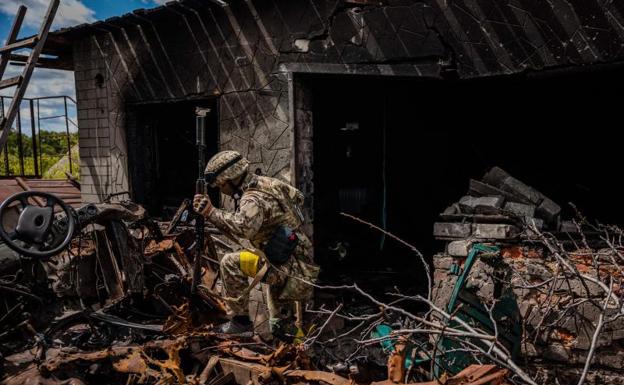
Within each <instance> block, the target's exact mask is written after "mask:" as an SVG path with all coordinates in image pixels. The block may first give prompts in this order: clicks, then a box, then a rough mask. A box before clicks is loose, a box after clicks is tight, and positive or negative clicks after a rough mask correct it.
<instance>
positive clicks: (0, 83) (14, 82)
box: [0, 75, 22, 90]
mask: <svg viewBox="0 0 624 385" xmlns="http://www.w3.org/2000/svg"><path fill="white" fill-rule="evenodd" d="M21 82H22V76H21V75H19V76H15V77H12V78H8V79H4V80H0V90H2V89H4V88H9V87H13V86H18V85H20V83H21Z"/></svg>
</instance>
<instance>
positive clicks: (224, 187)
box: [217, 181, 236, 196]
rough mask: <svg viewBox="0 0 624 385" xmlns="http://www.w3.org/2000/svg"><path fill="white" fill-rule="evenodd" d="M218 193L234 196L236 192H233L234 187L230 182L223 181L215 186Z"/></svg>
mask: <svg viewBox="0 0 624 385" xmlns="http://www.w3.org/2000/svg"><path fill="white" fill-rule="evenodd" d="M217 188H219V191H221V193H223V194H225V195H229V196H234V194H235V193H236V191H235V190H234V185H233V184H232V182H230V181H225V182H223V183H220V184H218V185H217Z"/></svg>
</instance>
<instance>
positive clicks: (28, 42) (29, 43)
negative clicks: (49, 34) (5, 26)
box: [0, 36, 39, 54]
mask: <svg viewBox="0 0 624 385" xmlns="http://www.w3.org/2000/svg"><path fill="white" fill-rule="evenodd" d="M38 41H39V36H33V37H30V38H28V39H24V40H20V41H17V42H15V43H12V44H9V45H5V46H4V47H0V53H1V54H3V53H7V52H11V51H15V50H18V49H22V48H32V47H33V46H34V45H35V44H37V42H38Z"/></svg>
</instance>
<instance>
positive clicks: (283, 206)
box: [207, 174, 312, 262]
mask: <svg viewBox="0 0 624 385" xmlns="http://www.w3.org/2000/svg"><path fill="white" fill-rule="evenodd" d="M241 190H242V196H241V198H240V201H239V202H238V209H237V210H236V211H235V212H228V211H226V210H222V209H218V208H215V209H213V210H212V212H211V213H210V214H209V215H208V217H207V219H208V220H209V221H210V222H211V223H212V224H214V225H215V226H216V227H217V228H218V229H220V230H222V231H225V232H228V233H230V234H231V235H234V236H236V237H240V238H244V239H247V240H249V241H250V242H251V243H252V244H253V245H254V246H255V247H257V248H259V249H262V248H263V247H264V245H265V244H266V242H267V241H268V240H269V239H270V238H271V236H272V235H273V233H274V232H275V230H276V228H277V227H278V226H280V225H284V226H288V227H290V228H292V229H295V233H296V234H297V236H298V237H299V245H298V246H297V249H296V250H295V256H297V257H299V258H302V259H303V260H304V261H308V262H311V261H312V243H311V242H310V239H309V238H308V237H307V236H306V235H305V234H304V233H303V231H302V230H301V225H302V223H303V218H302V216H301V214H300V211H299V208H300V207H301V206H302V205H303V194H302V193H301V192H300V191H299V190H297V189H296V188H294V187H292V186H290V185H289V184H287V183H284V182H282V181H280V180H278V179H275V178H270V177H266V176H259V175H254V174H249V175H247V176H246V177H245V180H244V181H243V184H242V186H241Z"/></svg>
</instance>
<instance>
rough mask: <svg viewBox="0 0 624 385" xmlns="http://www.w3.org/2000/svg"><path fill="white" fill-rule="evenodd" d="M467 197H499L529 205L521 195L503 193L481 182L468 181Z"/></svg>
mask: <svg viewBox="0 0 624 385" xmlns="http://www.w3.org/2000/svg"><path fill="white" fill-rule="evenodd" d="M468 195H472V196H477V197H479V196H490V195H494V196H496V195H500V196H503V197H505V200H507V201H513V202H520V203H524V204H531V202H530V201H529V200H528V199H526V198H524V197H523V196H521V195H518V194H513V193H510V192H508V191H503V190H501V189H499V188H497V187H494V186H492V185H489V184H486V183H483V182H479V181H478V180H474V179H471V180H470V184H469V186H468Z"/></svg>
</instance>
